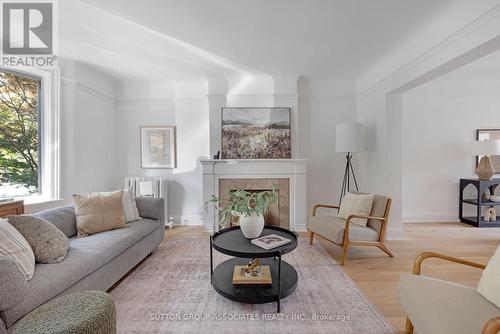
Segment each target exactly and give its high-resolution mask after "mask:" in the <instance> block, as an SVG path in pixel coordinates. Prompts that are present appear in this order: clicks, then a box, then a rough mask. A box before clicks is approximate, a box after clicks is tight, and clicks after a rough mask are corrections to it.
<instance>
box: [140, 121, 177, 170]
mask: <svg viewBox="0 0 500 334" xmlns="http://www.w3.org/2000/svg"><path fill="white" fill-rule="evenodd" d="M175 145H176V143H175V126H141V168H175V167H176V147H175Z"/></svg>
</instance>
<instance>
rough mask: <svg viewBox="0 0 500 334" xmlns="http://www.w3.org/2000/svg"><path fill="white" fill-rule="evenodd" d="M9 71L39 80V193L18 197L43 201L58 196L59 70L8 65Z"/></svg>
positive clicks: (5, 70) (6, 68)
mask: <svg viewBox="0 0 500 334" xmlns="http://www.w3.org/2000/svg"><path fill="white" fill-rule="evenodd" d="M0 71H2V72H9V73H12V74H15V75H19V76H23V77H26V78H29V79H34V80H37V81H38V162H39V166H38V184H39V186H38V193H37V194H31V195H26V196H17V197H15V199H24V200H25V203H27V204H30V203H42V202H48V201H54V200H59V199H60V142H59V138H60V125H59V78H60V71H59V69H58V68H55V69H39V68H31V67H20V68H10V67H4V66H0Z"/></svg>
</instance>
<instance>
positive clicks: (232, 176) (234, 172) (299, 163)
mask: <svg viewBox="0 0 500 334" xmlns="http://www.w3.org/2000/svg"><path fill="white" fill-rule="evenodd" d="M200 164H201V168H202V173H203V183H202V196H203V202H206V201H208V200H209V199H210V198H211V196H212V195H216V196H221V195H222V197H223V198H227V194H228V193H229V192H230V191H234V190H237V189H246V190H249V191H262V190H269V189H272V187H273V184H276V185H277V188H278V193H279V200H278V204H277V206H276V207H270V208H269V209H270V213H269V217H268V218H267V220H266V223H267V224H272V225H278V226H281V227H284V228H288V229H290V230H295V231H297V230H305V227H306V226H305V225H306V220H307V196H306V194H307V160H305V159H272V160H271V159H268V160H266V159H253V160H224V159H220V160H219V159H217V160H213V159H200ZM203 225H204V226H205V227H206V228H207V229H209V230H211V231H216V230H217V229H218V228H219V227H218V224H217V213H216V212H215V210H214V209H213V207H209V208H208V211H207V212H205V213H204V215H203Z"/></svg>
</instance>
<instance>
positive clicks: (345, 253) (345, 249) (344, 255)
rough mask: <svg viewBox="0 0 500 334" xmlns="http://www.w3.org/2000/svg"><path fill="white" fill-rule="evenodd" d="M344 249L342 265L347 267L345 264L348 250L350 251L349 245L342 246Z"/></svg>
mask: <svg viewBox="0 0 500 334" xmlns="http://www.w3.org/2000/svg"><path fill="white" fill-rule="evenodd" d="M342 248H343V252H342V260H341V261H340V265H341V266H343V265H345V262H346V260H347V250H348V249H349V245H348V244H344V245H343V246H342Z"/></svg>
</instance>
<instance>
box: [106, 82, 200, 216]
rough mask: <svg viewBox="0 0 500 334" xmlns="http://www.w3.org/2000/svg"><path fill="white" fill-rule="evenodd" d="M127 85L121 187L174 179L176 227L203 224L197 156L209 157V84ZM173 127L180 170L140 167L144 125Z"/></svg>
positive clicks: (122, 99) (120, 110) (120, 108)
mask: <svg viewBox="0 0 500 334" xmlns="http://www.w3.org/2000/svg"><path fill="white" fill-rule="evenodd" d="M176 86H177V87H174V85H172V84H169V83H165V82H163V83H158V82H134V83H130V82H129V83H122V84H120V85H119V88H118V96H117V114H116V124H117V152H118V166H119V168H118V170H117V176H118V178H119V182H120V186H121V185H122V183H123V179H124V178H125V177H126V176H163V177H166V178H167V179H168V180H169V190H168V192H169V195H168V208H169V216H173V217H174V219H175V222H176V224H183V225H199V224H201V221H200V219H201V218H200V216H201V213H202V193H201V185H202V182H201V172H200V171H199V166H198V163H197V160H198V158H200V157H202V156H205V157H207V156H208V151H209V132H208V102H207V98H206V96H205V95H204V94H206V84H203V83H195V84H179V85H176ZM146 125H150V126H151V125H157V126H161V125H173V126H176V134H177V168H175V169H143V168H141V160H140V159H141V152H140V133H139V132H140V127H141V126H146Z"/></svg>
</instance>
